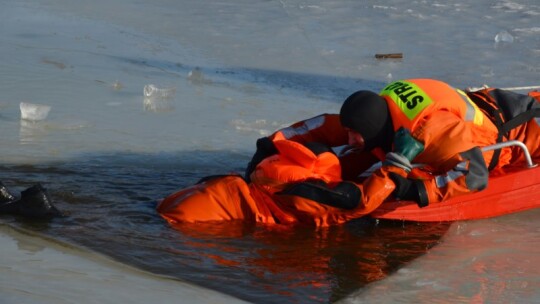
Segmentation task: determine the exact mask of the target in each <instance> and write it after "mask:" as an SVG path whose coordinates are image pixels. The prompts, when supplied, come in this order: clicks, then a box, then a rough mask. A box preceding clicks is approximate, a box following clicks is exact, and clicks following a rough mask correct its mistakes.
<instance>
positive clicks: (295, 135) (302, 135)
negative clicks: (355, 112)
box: [270, 114, 379, 180]
mask: <svg viewBox="0 0 540 304" xmlns="http://www.w3.org/2000/svg"><path fill="white" fill-rule="evenodd" d="M279 137H285V138H286V139H288V140H292V141H295V142H299V143H301V144H306V143H309V142H317V143H322V144H325V145H327V146H328V147H341V146H346V145H347V144H348V142H349V138H348V132H347V131H346V130H345V128H343V126H342V125H341V122H340V120H339V114H322V115H319V116H315V117H312V118H309V119H306V120H303V121H299V122H297V123H294V124H292V125H291V126H289V127H286V128H283V129H280V130H278V131H276V132H275V133H274V134H272V135H271V136H270V139H272V140H274V139H276V138H279ZM338 158H339V162H340V164H341V171H342V176H343V179H346V180H350V179H353V178H355V177H357V176H358V175H359V174H360V173H362V172H364V171H365V170H366V169H368V168H369V167H370V166H371V165H373V164H374V163H376V162H377V161H379V159H378V158H377V156H376V155H374V154H372V153H371V152H369V151H361V152H358V151H355V150H351V151H349V152H347V153H344V154H342V155H338Z"/></svg>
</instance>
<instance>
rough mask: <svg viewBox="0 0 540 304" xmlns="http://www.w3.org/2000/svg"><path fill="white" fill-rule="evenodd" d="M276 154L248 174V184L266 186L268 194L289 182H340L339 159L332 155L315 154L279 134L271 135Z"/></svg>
mask: <svg viewBox="0 0 540 304" xmlns="http://www.w3.org/2000/svg"><path fill="white" fill-rule="evenodd" d="M273 141H274V145H275V147H276V149H277V150H278V154H276V155H273V156H270V157H268V158H266V159H264V160H263V161H262V162H261V163H259V164H258V165H257V167H256V168H255V171H253V173H252V174H251V181H252V182H253V183H255V184H258V185H262V186H269V187H271V188H275V189H269V190H270V191H271V192H275V191H278V190H280V189H281V188H280V186H282V185H284V184H286V183H290V182H301V181H305V180H308V179H319V180H323V181H324V182H326V183H331V182H338V181H341V167H340V164H339V159H338V157H337V156H336V155H335V154H333V153H332V152H323V153H320V154H318V155H316V154H315V153H314V152H312V151H311V150H310V149H308V148H307V147H305V146H304V145H302V144H300V143H298V142H294V141H291V140H287V139H285V137H284V136H283V135H282V134H281V133H279V132H278V133H277V134H276V136H274V139H273Z"/></svg>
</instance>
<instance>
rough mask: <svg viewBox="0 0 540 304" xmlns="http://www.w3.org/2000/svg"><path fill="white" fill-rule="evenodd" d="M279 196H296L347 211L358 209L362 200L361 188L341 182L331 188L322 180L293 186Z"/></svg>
mask: <svg viewBox="0 0 540 304" xmlns="http://www.w3.org/2000/svg"><path fill="white" fill-rule="evenodd" d="M277 194H288V195H296V196H300V197H304V198H307V199H310V200H312V201H316V202H318V203H321V204H325V205H328V206H332V207H337V208H341V209H347V210H351V209H354V208H356V207H357V206H358V204H359V203H360V200H361V199H362V192H361V191H360V188H358V186H356V185H355V184H353V183H351V182H341V183H339V184H337V186H335V187H334V188H330V187H329V186H328V185H327V184H326V183H325V182H323V181H321V180H317V181H309V182H301V183H297V184H293V185H292V186H290V187H289V188H287V189H285V190H283V191H281V192H278V193H277Z"/></svg>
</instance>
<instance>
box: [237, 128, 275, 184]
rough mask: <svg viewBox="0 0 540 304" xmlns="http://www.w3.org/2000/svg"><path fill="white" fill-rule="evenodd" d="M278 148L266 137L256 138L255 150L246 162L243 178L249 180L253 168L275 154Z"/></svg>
mask: <svg viewBox="0 0 540 304" xmlns="http://www.w3.org/2000/svg"><path fill="white" fill-rule="evenodd" d="M277 153H278V150H277V149H276V146H274V142H273V141H272V140H271V139H270V138H268V137H262V138H259V139H257V151H255V154H253V157H252V158H251V161H250V162H249V163H248V165H247V168H246V172H245V173H244V179H245V180H246V182H248V183H249V182H250V181H251V178H250V175H251V173H253V171H254V170H255V167H257V165H258V164H259V163H260V162H261V161H262V160H263V159H265V158H267V157H268V156H272V155H274V154H277Z"/></svg>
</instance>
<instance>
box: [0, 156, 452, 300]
mask: <svg viewBox="0 0 540 304" xmlns="http://www.w3.org/2000/svg"><path fill="white" fill-rule="evenodd" d="M183 157H185V156H183V155H180V156H179V158H183ZM225 157H227V156H226V155H225ZM172 162H175V163H176V161H175V160H172ZM178 163H180V162H178ZM159 164H160V162H159V160H157V159H156V160H150V161H149V160H148V159H147V157H139V158H137V157H133V158H129V157H124V158H123V159H119V158H114V157H112V158H110V159H107V158H106V157H105V158H99V157H94V158H92V157H89V158H88V160H82V161H79V162H73V163H70V164H62V165H51V166H48V167H47V166H43V167H33V166H17V167H9V168H0V180H3V181H4V182H5V183H7V184H8V185H9V186H12V187H14V188H15V189H14V190H16V189H17V188H23V187H25V186H27V185H28V184H31V183H34V182H36V181H44V180H46V181H48V183H47V184H46V185H45V186H46V187H47V188H48V189H49V192H50V194H51V197H52V198H53V200H55V201H56V204H57V207H58V208H60V209H61V210H63V211H65V212H69V213H70V216H69V217H66V218H60V219H55V220H54V221H52V222H51V223H49V224H48V225H46V226H43V225H36V224H35V223H32V222H29V221H25V220H23V219H18V221H17V223H19V224H18V225H22V226H24V227H25V228H27V229H34V230H35V229H38V230H40V231H42V232H44V233H46V234H47V235H51V236H53V237H55V238H59V239H62V240H65V241H69V242H74V243H77V244H79V245H83V246H87V247H89V248H91V249H94V250H96V251H98V252H101V253H104V254H107V255H109V256H112V257H114V258H116V259H118V260H120V261H123V262H125V263H128V264H131V265H134V266H137V267H140V268H142V269H145V270H149V271H152V272H155V273H160V274H166V275H170V276H174V277H177V278H180V279H182V280H186V281H189V282H192V283H195V284H198V285H202V286H206V287H209V288H213V289H216V290H218V291H221V292H224V293H227V294H231V295H234V296H236V297H239V298H241V299H245V300H249V301H252V302H256V303H275V302H282V301H286V302H306V301H307V302H321V303H327V302H333V301H336V300H339V299H341V298H343V297H344V296H346V295H348V294H350V293H351V292H353V291H355V290H357V289H359V288H362V287H363V286H365V285H366V284H368V283H370V282H373V281H377V280H380V279H382V278H385V277H386V276H388V274H390V273H392V272H394V271H395V270H397V269H398V268H400V267H401V266H403V265H404V264H406V263H408V262H409V261H411V260H413V259H415V258H417V257H419V256H421V255H423V254H424V253H425V252H426V251H427V250H429V249H430V248H431V247H433V246H435V245H436V244H438V242H439V240H440V238H441V237H442V235H444V233H445V232H446V230H447V229H448V227H449V225H448V224H409V223H407V224H404V223H402V222H380V223H377V222H376V221H374V220H371V219H361V220H358V221H356V222H353V223H350V224H347V225H344V226H339V227H331V228H327V229H314V228H311V227H281V226H253V225H251V224H245V223H242V222H226V223H213V224H208V223H207V224H187V225H176V226H174V227H172V226H170V225H169V224H167V223H166V222H165V221H164V220H162V219H161V217H159V216H158V215H157V213H156V212H155V206H156V199H158V198H160V197H163V196H165V195H167V194H169V193H171V192H173V191H175V190H177V188H180V187H183V186H186V185H188V184H191V183H193V182H195V181H196V180H197V179H198V178H199V177H200V176H205V175H209V174H212V173H215V172H212V171H211V170H209V169H204V168H202V169H199V170H194V169H193V168H192V167H190V168H189V169H188V170H186V169H185V168H182V167H179V166H177V165H176V166H175V165H170V164H168V165H167V164H166V165H163V166H162V165H159ZM214 169H215V168H214ZM218 169H219V168H218ZM221 170H222V171H223V169H221ZM0 219H1V217H0Z"/></svg>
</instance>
